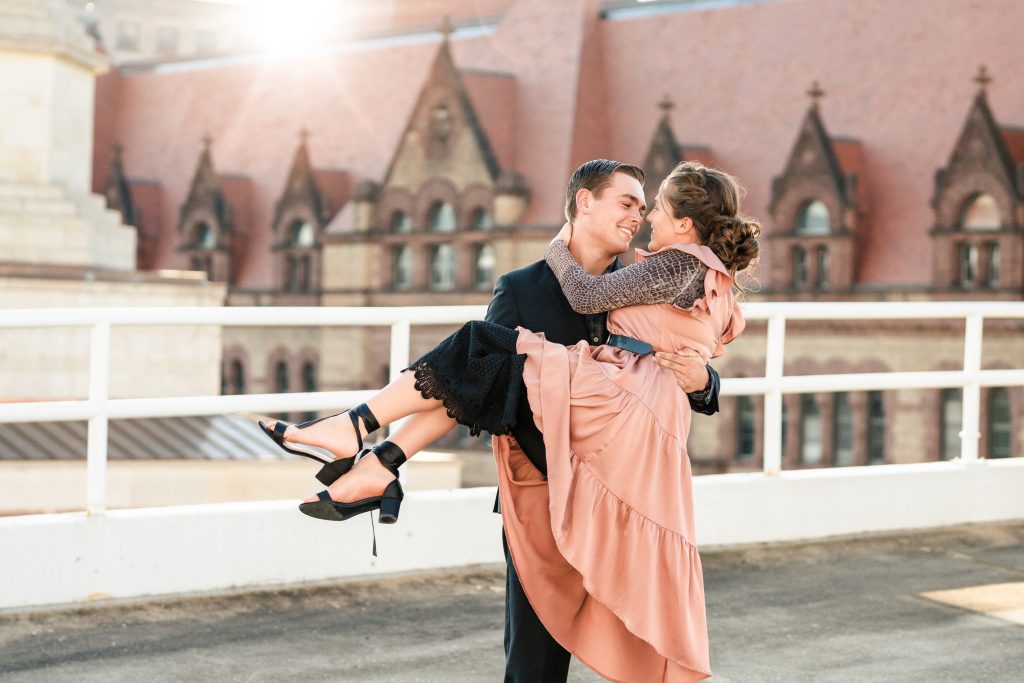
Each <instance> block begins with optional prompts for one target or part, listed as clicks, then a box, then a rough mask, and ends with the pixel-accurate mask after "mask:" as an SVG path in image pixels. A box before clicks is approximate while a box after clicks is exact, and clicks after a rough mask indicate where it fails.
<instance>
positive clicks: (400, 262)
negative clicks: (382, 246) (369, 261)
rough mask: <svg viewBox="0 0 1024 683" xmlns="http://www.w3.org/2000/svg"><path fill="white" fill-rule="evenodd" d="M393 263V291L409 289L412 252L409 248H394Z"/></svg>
mask: <svg viewBox="0 0 1024 683" xmlns="http://www.w3.org/2000/svg"><path fill="white" fill-rule="evenodd" d="M394 262H395V271H394V280H393V281H392V285H393V286H394V288H395V289H409V287H410V285H411V284H412V252H411V251H410V250H409V247H405V246H402V247H396V248H395V251H394Z"/></svg>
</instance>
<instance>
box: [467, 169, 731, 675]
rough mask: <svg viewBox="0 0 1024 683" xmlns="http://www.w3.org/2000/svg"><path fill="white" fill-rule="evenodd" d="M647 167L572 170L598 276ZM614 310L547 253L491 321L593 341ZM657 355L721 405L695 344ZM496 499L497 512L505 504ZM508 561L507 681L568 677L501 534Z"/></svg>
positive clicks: (539, 458) (511, 286) (507, 286)
mask: <svg viewBox="0 0 1024 683" xmlns="http://www.w3.org/2000/svg"><path fill="white" fill-rule="evenodd" d="M643 181H644V173H643V171H642V170H640V169H639V168H637V167H636V166H630V165H628V164H622V163H620V162H617V161H609V160H607V159H598V160H595V161H588V162H587V163H585V164H583V165H582V166H580V167H579V168H578V169H576V171H575V172H574V173H573V175H572V178H570V180H569V187H568V189H567V191H566V204H565V217H566V220H568V221H569V223H571V224H572V226H573V238H572V241H571V243H570V244H569V251H570V252H571V253H572V255H573V256H574V257H575V259H576V260H577V261H578V262H579V264H580V265H581V266H583V268H584V269H585V270H586V271H587V272H589V273H591V274H592V275H600V274H602V273H605V272H609V271H613V270H616V269H618V268H620V267H622V264H621V263H620V262H619V260H618V258H617V257H618V255H619V254H621V253H623V252H624V251H626V250H627V249H628V248H629V243H630V240H632V239H633V237H634V236H635V235H636V232H637V230H638V229H639V228H640V223H641V222H642V221H643V217H644V212H645V210H646V207H645V206H644V199H643V197H644V192H643ZM607 318H608V314H607V313H600V314H595V315H582V314H580V313H576V312H575V311H573V310H572V308H571V307H570V306H569V302H568V301H567V300H566V298H565V295H564V294H563V293H562V288H561V286H560V285H559V284H558V280H556V279H555V275H554V273H553V272H552V271H551V268H550V267H548V264H547V263H546V262H545V261H543V260H541V261H537V262H536V263H533V264H531V265H528V266H526V267H524V268H520V269H518V270H514V271H512V272H510V273H506V274H505V275H502V276H501V277H500V278H499V279H498V282H497V284H496V285H495V287H494V295H493V298H492V299H491V303H490V306H488V308H487V316H486V318H485V319H486V320H487V321H489V322H493V323H497V324H499V325H504V326H506V327H516V326H521V327H525V328H526V329H529V330H533V331H534V332H543V333H544V334H545V336H546V338H547V339H548V341H552V342H555V343H558V344H564V345H567V346H568V345H571V344H575V343H577V342H579V341H583V340H586V341H588V342H589V343H591V344H592V345H597V344H601V343H603V342H604V341H605V340H606V338H607V336H608V331H607ZM658 362H659V363H660V364H661V365H663V366H665V367H668V368H670V369H671V370H672V371H673V372H675V374H676V381H677V383H678V384H679V387H680V388H681V389H682V390H683V391H684V392H686V394H687V397H688V399H689V401H690V406H691V407H692V408H693V410H694V411H695V412H699V413H704V414H706V415H711V414H713V413H715V412H716V411H717V410H718V392H719V378H718V374H717V373H716V372H715V371H714V370H713V369H712V368H711V367H710V366H706V365H705V364H704V363H703V361H702V360H701V359H700V357H699V356H698V355H697V354H696V353H695V352H693V351H691V350H689V349H684V350H679V351H677V352H675V353H668V354H658ZM512 436H513V437H514V438H515V439H516V441H517V442H518V444H519V447H520V448H522V450H523V452H524V453H525V455H526V457H527V458H529V460H530V462H532V463H533V465H534V466H535V467H536V468H537V469H538V470H539V471H540V472H541V473H543V474H546V473H547V463H546V455H545V451H544V441H543V438H542V435H541V433H540V432H539V431H538V430H537V427H536V425H535V424H534V421H533V415H532V413H531V412H530V406H529V403H528V401H527V400H526V398H525V396H524V397H523V400H521V401H520V402H519V414H518V416H517V426H516V428H515V429H513V430H512ZM498 508H499V506H498V503H497V502H496V503H495V511H496V512H497V511H498ZM502 543H503V545H504V548H505V563H506V567H507V573H506V585H505V588H506V590H505V681H506V682H507V683H511V682H514V683H526V682H529V683H538V682H541V683H550V682H555V681H557V682H559V683H564V681H565V680H566V677H567V676H568V672H569V653H568V652H567V651H566V650H565V649H564V648H563V647H561V646H560V645H559V644H558V643H557V642H555V640H554V639H553V638H552V637H551V635H550V634H549V633H548V632H547V630H546V629H545V628H544V626H543V624H541V623H540V620H539V619H538V618H537V615H536V614H535V613H534V611H533V608H532V607H531V606H530V603H529V601H528V600H527V599H526V595H525V593H524V592H523V588H522V585H521V584H520V582H519V577H518V576H517V574H516V570H515V567H514V566H513V564H512V557H511V555H510V553H509V549H508V543H507V541H506V540H505V537H504V533H503V534H502Z"/></svg>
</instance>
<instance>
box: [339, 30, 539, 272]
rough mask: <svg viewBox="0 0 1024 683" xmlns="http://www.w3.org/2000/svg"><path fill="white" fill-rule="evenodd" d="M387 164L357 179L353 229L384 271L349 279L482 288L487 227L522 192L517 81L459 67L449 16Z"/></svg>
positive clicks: (502, 219)
mask: <svg viewBox="0 0 1024 683" xmlns="http://www.w3.org/2000/svg"><path fill="white" fill-rule="evenodd" d="M441 32H442V34H443V39H442V41H441V45H440V47H439V49H438V51H437V53H436V55H435V57H434V61H433V63H432V65H431V67H430V71H429V73H428V76H427V79H426V81H425V82H424V84H423V88H422V90H421V91H420V94H419V98H418V99H417V101H416V104H415V105H414V107H413V108H412V111H411V113H410V115H409V119H408V122H407V124H406V127H405V130H404V132H403V134H402V137H401V139H400V141H399V144H398V146H397V148H396V150H395V154H394V157H393V158H392V160H391V162H390V164H389V166H388V170H387V172H386V173H385V175H384V178H383V180H382V181H381V183H380V184H379V186H376V185H372V184H370V183H366V182H364V183H362V184H361V186H360V188H361V190H365V191H362V192H358V193H357V196H358V198H357V211H356V212H355V214H356V223H355V230H354V233H353V235H352V237H350V238H348V239H351V240H359V239H363V238H362V237H360V233H367V232H369V233H374V234H375V237H376V239H378V240H380V243H382V244H383V245H384V249H385V250H386V253H385V254H384V258H385V263H386V264H387V265H386V266H385V267H384V268H381V269H378V270H379V273H384V274H386V277H385V276H379V275H378V276H375V277H376V279H373V280H368V281H365V283H363V282H345V283H344V286H346V287H361V286H369V287H371V288H375V289H384V290H392V291H404V290H424V289H426V290H433V291H438V292H448V291H451V292H466V291H485V290H486V291H489V290H490V288H491V287H492V286H493V284H494V274H495V272H496V261H495V259H496V257H495V251H494V246H493V245H492V244H491V239H492V237H491V234H490V233H491V232H492V231H493V230H494V229H497V228H500V229H508V228H512V227H516V226H517V225H518V223H519V221H520V219H521V217H522V215H523V213H524V212H525V210H526V206H527V201H528V197H529V192H528V190H527V188H526V187H525V185H524V183H523V182H522V176H521V175H519V174H517V173H515V172H514V171H512V170H511V169H512V159H513V156H514V154H515V145H514V133H515V117H514V112H515V98H516V88H515V79H514V78H513V77H512V76H511V75H509V74H503V73H494V72H481V71H463V70H461V69H459V68H458V67H457V66H456V65H455V63H454V61H453V59H452V55H451V48H450V44H449V35H450V34H451V33H452V28H451V26H450V24H448V23H447V21H446V22H445V25H444V26H442V29H441Z"/></svg>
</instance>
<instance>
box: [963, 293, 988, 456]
mask: <svg viewBox="0 0 1024 683" xmlns="http://www.w3.org/2000/svg"><path fill="white" fill-rule="evenodd" d="M983 327H984V318H982V317H981V315H979V314H977V313H975V314H972V315H969V316H967V321H966V325H965V326H964V372H967V373H975V372H978V371H979V370H981V339H982V329H983ZM963 410H964V412H963V429H962V430H961V432H960V458H961V459H962V460H963V461H964V462H976V461H977V460H978V444H979V441H980V440H981V385H980V384H978V381H977V379H976V378H975V379H971V380H968V381H967V382H965V383H964V386H963Z"/></svg>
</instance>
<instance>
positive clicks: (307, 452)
mask: <svg viewBox="0 0 1024 683" xmlns="http://www.w3.org/2000/svg"><path fill="white" fill-rule="evenodd" d="M338 415H341V413H335V414H334V415H328V416H327V417H321V418H317V419H316V420H309V421H307V422H301V423H299V424H297V425H294V426H295V427H297V428H298V429H305V428H306V427H309V426H311V425H315V424H316V423H317V422H323V421H324V420H329V419H331V418H332V417H337V416H338ZM348 416H349V418H350V419H351V420H352V430H353V431H355V433H356V439H358V441H359V446H358V448H357V450H356V454H355V455H353V456H351V457H348V458H333V457H323V456H324V454H326V455H327V456H332V455H333V454H332V453H331V452H330V451H328V450H325V449H323V448H317V447H316V446H307V445H306V444H301V443H294V442H291V441H285V438H284V432H285V430H286V429H288V427H291V426H293V425H290V424H288V423H287V422H283V421H281V420H278V421H277V423H275V424H274V428H273V429H271V428H270V427H268V426H267V425H265V424H263V421H262V420H260V421H259V426H260V429H261V430H263V433H264V434H266V435H267V436H268V437H270V438H271V440H273V442H274V443H276V444H277V445H278V446H280V447H281V448H283V449H284V450H286V451H287V452H289V453H292V454H294V455H301V456H302V457H303V458H309V459H310V460H316V461H317V462H319V463H321V464H323V467H321V468H320V471H319V472H317V473H316V475H315V476H316V478H317V480H318V481H319V482H320V483H321V484H323V485H324V486H330V485H331V484H333V483H334V482H336V481H337V480H338V478H339V477H341V476H342V475H343V474H346V473H347V472H348V471H349V470H351V469H352V466H353V465H355V464H356V461H357V460H358V459H359V458H361V457H363V456H364V455H366V454H367V453H369V452H370V449H368V448H363V437H362V435H361V434H360V433H359V420H362V421H363V427H365V428H366V435H367V436H369V435H370V434H372V433H374V432H375V431H377V430H378V429H380V423H378V422H377V418H376V417H374V415H373V413H372V412H371V411H370V407H369V406H368V405H366V404H365V403H360V404H359V405H357V406H356V407H355V408H352V409H351V410H349V411H348Z"/></svg>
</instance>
